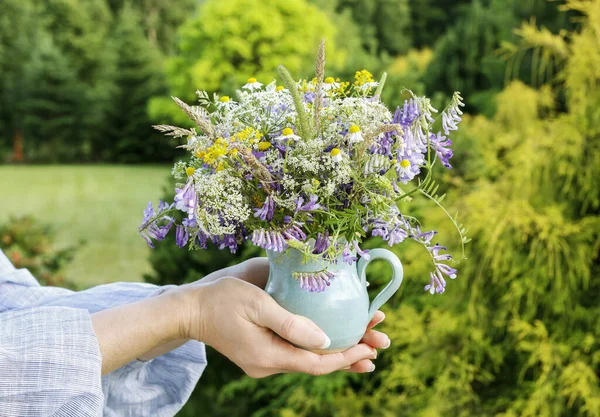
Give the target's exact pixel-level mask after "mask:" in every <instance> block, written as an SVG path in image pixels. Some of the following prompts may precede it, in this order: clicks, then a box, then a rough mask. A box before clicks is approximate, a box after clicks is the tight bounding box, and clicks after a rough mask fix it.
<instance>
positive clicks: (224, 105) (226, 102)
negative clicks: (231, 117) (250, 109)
mask: <svg viewBox="0 0 600 417" xmlns="http://www.w3.org/2000/svg"><path fill="white" fill-rule="evenodd" d="M234 104H236V102H235V101H233V100H232V99H231V98H229V96H221V97H219V101H217V103H216V105H217V107H218V108H219V109H230V108H231V106H233V105H234Z"/></svg>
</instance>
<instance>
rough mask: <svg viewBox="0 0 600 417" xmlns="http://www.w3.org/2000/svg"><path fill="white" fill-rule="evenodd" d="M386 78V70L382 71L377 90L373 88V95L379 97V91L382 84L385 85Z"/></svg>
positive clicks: (381, 88)
mask: <svg viewBox="0 0 600 417" xmlns="http://www.w3.org/2000/svg"><path fill="white" fill-rule="evenodd" d="M386 79H387V72H384V73H383V75H382V76H381V79H380V80H379V85H378V86H377V90H375V95H376V96H379V97H381V91H382V90H383V86H384V85H385V80H386Z"/></svg>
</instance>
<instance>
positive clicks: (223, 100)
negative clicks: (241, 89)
mask: <svg viewBox="0 0 600 417" xmlns="http://www.w3.org/2000/svg"><path fill="white" fill-rule="evenodd" d="M219 101H220V102H221V103H228V102H229V96H223V97H221V98H220V99H219Z"/></svg>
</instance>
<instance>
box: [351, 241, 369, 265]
mask: <svg viewBox="0 0 600 417" xmlns="http://www.w3.org/2000/svg"><path fill="white" fill-rule="evenodd" d="M352 245H353V246H354V250H356V253H358V254H359V255H360V256H361V257H363V258H365V259H366V260H367V261H368V260H369V259H370V258H371V255H369V250H368V249H365V250H362V249H361V248H360V247H359V246H358V241H357V240H353V241H352Z"/></svg>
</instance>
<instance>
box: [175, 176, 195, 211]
mask: <svg viewBox="0 0 600 417" xmlns="http://www.w3.org/2000/svg"><path fill="white" fill-rule="evenodd" d="M175 192H176V194H175V199H174V200H175V208H176V209H177V210H181V211H183V212H186V213H187V214H188V218H192V217H194V215H195V211H196V205H197V204H198V198H197V196H196V190H194V179H193V178H192V177H190V179H189V180H188V182H187V183H186V184H185V187H183V188H182V189H179V188H176V189H175Z"/></svg>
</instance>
